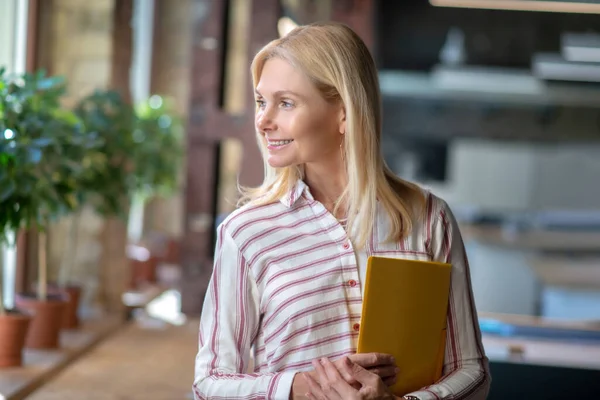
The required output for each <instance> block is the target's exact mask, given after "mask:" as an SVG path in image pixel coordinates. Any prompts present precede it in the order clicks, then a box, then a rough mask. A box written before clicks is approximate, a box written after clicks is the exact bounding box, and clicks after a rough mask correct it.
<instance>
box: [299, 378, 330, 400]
mask: <svg viewBox="0 0 600 400" xmlns="http://www.w3.org/2000/svg"><path fill="white" fill-rule="evenodd" d="M303 376H304V379H305V380H306V383H307V384H308V389H309V392H308V393H307V394H306V397H308V398H309V399H316V400H327V396H326V395H325V393H323V391H322V390H321V386H320V385H319V383H318V382H317V381H315V380H314V379H313V377H312V376H310V374H303Z"/></svg>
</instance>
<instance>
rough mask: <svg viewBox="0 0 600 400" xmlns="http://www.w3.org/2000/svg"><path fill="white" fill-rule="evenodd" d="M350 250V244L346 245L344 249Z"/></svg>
mask: <svg viewBox="0 0 600 400" xmlns="http://www.w3.org/2000/svg"><path fill="white" fill-rule="evenodd" d="M349 248H350V244H349V243H348V242H346V243H344V249H346V250H348V249H349Z"/></svg>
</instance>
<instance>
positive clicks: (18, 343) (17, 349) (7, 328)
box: [0, 311, 31, 368]
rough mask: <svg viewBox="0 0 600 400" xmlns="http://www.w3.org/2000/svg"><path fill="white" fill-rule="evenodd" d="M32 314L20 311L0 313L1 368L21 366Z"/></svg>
mask: <svg viewBox="0 0 600 400" xmlns="http://www.w3.org/2000/svg"><path fill="white" fill-rule="evenodd" d="M30 322H31V316H29V315H27V314H25V313H20V312H18V311H8V312H7V313H6V314H4V315H0V368H9V367H20V366H21V365H22V364H23V346H24V345H25V338H26V336H27V329H28V328H29V324H30Z"/></svg>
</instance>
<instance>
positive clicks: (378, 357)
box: [349, 353, 396, 369]
mask: <svg viewBox="0 0 600 400" xmlns="http://www.w3.org/2000/svg"><path fill="white" fill-rule="evenodd" d="M349 358H350V361H352V362H353V363H355V364H358V365H360V366H361V367H363V368H365V369H368V368H373V367H378V366H382V367H388V366H393V365H395V363H396V360H395V359H394V357H392V356H391V355H390V354H384V353H360V354H352V355H351V356H350V357H349Z"/></svg>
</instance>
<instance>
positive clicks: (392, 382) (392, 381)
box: [383, 376, 398, 387]
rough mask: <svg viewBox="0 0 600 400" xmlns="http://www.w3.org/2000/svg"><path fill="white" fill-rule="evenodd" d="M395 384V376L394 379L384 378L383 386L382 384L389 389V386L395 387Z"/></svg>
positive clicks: (396, 380) (396, 379)
mask: <svg viewBox="0 0 600 400" xmlns="http://www.w3.org/2000/svg"><path fill="white" fill-rule="evenodd" d="M396 382H398V378H396V377H395V376H394V377H391V378H385V379H384V380H383V384H384V385H385V386H387V387H390V386H393V385H395V384H396Z"/></svg>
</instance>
